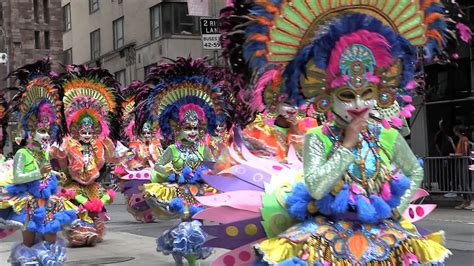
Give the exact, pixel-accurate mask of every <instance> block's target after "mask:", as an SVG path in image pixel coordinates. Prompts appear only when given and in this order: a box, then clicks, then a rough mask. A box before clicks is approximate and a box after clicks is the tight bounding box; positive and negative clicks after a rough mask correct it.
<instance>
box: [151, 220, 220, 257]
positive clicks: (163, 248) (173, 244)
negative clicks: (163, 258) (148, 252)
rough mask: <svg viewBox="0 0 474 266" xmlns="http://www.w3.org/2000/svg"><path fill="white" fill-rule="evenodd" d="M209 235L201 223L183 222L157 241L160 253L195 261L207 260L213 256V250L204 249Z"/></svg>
mask: <svg viewBox="0 0 474 266" xmlns="http://www.w3.org/2000/svg"><path fill="white" fill-rule="evenodd" d="M206 238H207V235H206V233H205V232H204V231H203V230H202V229H201V223H200V222H199V221H192V222H181V223H180V224H179V225H177V226H175V227H173V228H171V229H170V230H167V231H165V232H164V233H163V235H162V236H160V237H159V238H158V239H157V240H156V244H157V248H156V250H157V251H158V252H163V254H165V255H168V254H173V255H174V256H176V255H177V256H182V257H188V256H193V257H194V259H206V258H207V257H209V256H210V255H211V254H212V249H211V248H208V247H203V244H204V242H205V241H206Z"/></svg>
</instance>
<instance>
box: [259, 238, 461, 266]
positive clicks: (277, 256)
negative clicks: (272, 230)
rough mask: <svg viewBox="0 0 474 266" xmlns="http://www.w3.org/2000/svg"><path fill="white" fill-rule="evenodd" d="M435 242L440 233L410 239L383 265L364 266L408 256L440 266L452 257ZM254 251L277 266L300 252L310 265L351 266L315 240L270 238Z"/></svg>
mask: <svg viewBox="0 0 474 266" xmlns="http://www.w3.org/2000/svg"><path fill="white" fill-rule="evenodd" d="M438 241H441V242H442V241H443V233H442V232H435V233H433V234H431V235H428V236H426V237H424V238H409V239H407V240H405V241H402V242H401V243H400V244H399V245H398V246H397V247H396V248H394V249H393V250H392V253H391V255H390V256H389V258H388V259H387V260H386V261H371V262H369V263H367V265H374V266H375V265H389V264H388V263H392V264H393V265H399V264H398V263H399V262H400V254H403V253H407V252H413V253H414V254H415V255H416V256H417V257H418V260H419V262H420V263H437V262H443V261H444V260H445V259H446V258H447V257H448V256H449V255H451V254H452V253H451V251H449V250H448V249H447V248H446V247H444V246H443V245H442V244H441V243H440V242H438ZM255 249H256V250H257V251H258V252H259V253H260V254H261V255H262V256H263V260H264V261H266V262H268V263H269V264H278V263H280V262H282V261H284V260H287V259H290V258H293V257H300V258H301V257H302V254H303V251H306V252H305V253H306V256H305V257H306V258H305V259H306V261H307V262H308V263H309V264H310V265H312V264H314V263H315V262H323V261H326V262H330V263H333V264H334V265H344V266H345V265H347V266H349V265H352V264H351V262H350V261H348V260H345V259H339V258H337V257H335V256H334V255H333V254H332V252H331V250H332V247H331V246H330V245H329V243H328V242H326V241H325V240H324V239H321V238H316V237H310V238H309V239H308V240H307V241H305V242H301V243H294V242H291V241H290V240H288V239H286V238H271V239H268V240H265V241H263V242H262V243H260V244H258V245H256V246H255Z"/></svg>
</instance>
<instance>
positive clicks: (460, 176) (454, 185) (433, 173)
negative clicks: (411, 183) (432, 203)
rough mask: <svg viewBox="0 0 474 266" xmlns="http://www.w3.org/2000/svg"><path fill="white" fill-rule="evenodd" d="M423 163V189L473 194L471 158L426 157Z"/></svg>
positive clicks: (434, 191)
mask: <svg viewBox="0 0 474 266" xmlns="http://www.w3.org/2000/svg"><path fill="white" fill-rule="evenodd" d="M423 161H424V164H423V168H424V172H425V176H424V180H423V183H422V188H424V189H425V190H427V191H428V192H430V193H447V192H456V193H468V194H472V193H473V189H472V178H473V177H472V175H473V173H472V171H470V170H469V165H470V157H469V156H449V157H426V158H424V159H423Z"/></svg>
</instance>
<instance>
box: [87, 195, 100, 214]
mask: <svg viewBox="0 0 474 266" xmlns="http://www.w3.org/2000/svg"><path fill="white" fill-rule="evenodd" d="M83 206H84V208H86V210H87V211H89V212H100V211H102V208H103V207H104V203H102V201H101V200H100V199H98V198H94V199H91V200H89V201H86V203H84V204H83Z"/></svg>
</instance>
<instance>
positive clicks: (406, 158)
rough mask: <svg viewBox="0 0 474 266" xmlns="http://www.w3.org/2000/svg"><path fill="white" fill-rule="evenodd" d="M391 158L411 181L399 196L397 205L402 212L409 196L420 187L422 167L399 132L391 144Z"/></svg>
mask: <svg viewBox="0 0 474 266" xmlns="http://www.w3.org/2000/svg"><path fill="white" fill-rule="evenodd" d="M392 160H393V162H394V163H395V166H396V167H397V168H398V169H399V170H400V171H402V173H403V174H404V175H406V176H407V177H408V178H409V179H410V181H411V185H410V188H409V189H408V190H407V192H405V195H403V197H402V198H401V201H400V202H401V203H400V206H398V211H399V212H400V213H403V211H405V209H406V208H407V206H408V204H410V201H411V196H412V195H413V193H414V192H415V191H416V190H417V189H418V188H419V187H420V185H421V181H423V168H422V167H421V166H420V164H419V163H418V159H417V158H416V156H415V154H413V152H412V150H411V149H410V147H409V146H408V144H407V142H406V141H405V139H404V138H403V136H402V135H400V134H398V136H397V139H396V140H395V143H394V146H393V158H392Z"/></svg>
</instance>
